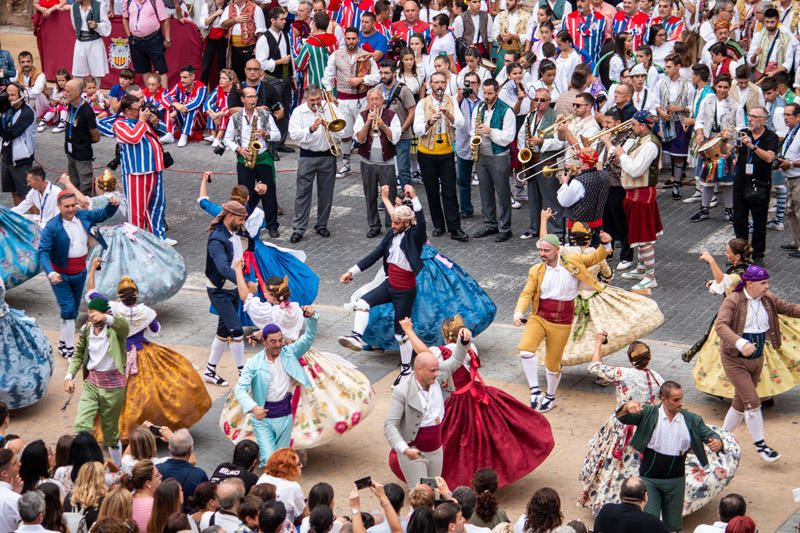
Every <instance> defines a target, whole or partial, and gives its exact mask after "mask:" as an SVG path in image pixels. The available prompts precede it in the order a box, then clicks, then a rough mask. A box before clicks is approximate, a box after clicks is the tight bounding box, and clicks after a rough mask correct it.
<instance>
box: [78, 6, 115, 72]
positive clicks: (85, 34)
mask: <svg viewBox="0 0 800 533" xmlns="http://www.w3.org/2000/svg"><path fill="white" fill-rule="evenodd" d="M70 20H71V21H72V27H73V28H74V29H75V49H74V50H73V52H72V71H71V72H72V75H73V76H75V77H76V78H82V77H84V76H94V77H96V78H102V77H103V76H105V75H106V74H108V59H107V57H106V47H105V45H104V43H103V40H102V39H101V37H108V36H109V35H111V22H109V20H108V13H107V11H106V10H105V9H102V8H101V2H98V1H97V0H81V1H80V2H75V3H74V4H72V7H71V9H70Z"/></svg>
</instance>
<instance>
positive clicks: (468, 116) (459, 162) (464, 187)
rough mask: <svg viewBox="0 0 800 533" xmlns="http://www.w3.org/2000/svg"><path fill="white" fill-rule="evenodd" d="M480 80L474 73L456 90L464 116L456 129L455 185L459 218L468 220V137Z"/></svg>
mask: <svg viewBox="0 0 800 533" xmlns="http://www.w3.org/2000/svg"><path fill="white" fill-rule="evenodd" d="M479 89H480V78H479V77H478V74H477V73H475V72H469V73H467V74H466V75H465V76H464V84H463V86H462V87H459V89H458V105H459V106H460V107H461V114H462V115H464V125H463V126H461V127H460V128H456V184H457V185H458V205H460V206H461V213H460V216H461V218H470V217H471V216H472V215H473V214H474V213H475V208H474V207H472V190H471V184H470V183H471V181H472V171H473V168H472V153H471V151H470V144H469V141H470V137H472V133H473V130H474V129H475V127H474V126H473V124H472V112H473V111H474V110H475V109H476V108H477V107H478V104H480V103H481V99H480V98H479V95H478V91H479Z"/></svg>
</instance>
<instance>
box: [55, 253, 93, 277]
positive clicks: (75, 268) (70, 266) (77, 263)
mask: <svg viewBox="0 0 800 533" xmlns="http://www.w3.org/2000/svg"><path fill="white" fill-rule="evenodd" d="M53 270H55V271H56V272H58V273H59V274H66V275H68V276H74V275H75V274H80V273H81V272H83V271H84V270H86V256H85V255H84V256H81V257H70V258H68V259H67V266H65V267H59V266H58V265H56V264H55V263H54V264H53Z"/></svg>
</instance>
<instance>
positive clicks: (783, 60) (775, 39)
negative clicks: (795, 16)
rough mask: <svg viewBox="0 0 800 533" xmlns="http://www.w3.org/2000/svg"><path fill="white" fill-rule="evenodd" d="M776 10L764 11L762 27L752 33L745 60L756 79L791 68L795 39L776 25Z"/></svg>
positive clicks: (795, 45) (795, 44)
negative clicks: (753, 70)
mask: <svg viewBox="0 0 800 533" xmlns="http://www.w3.org/2000/svg"><path fill="white" fill-rule="evenodd" d="M778 24H779V23H778V10H777V9H775V8H769V9H767V10H766V11H764V29H763V30H762V31H760V32H758V33H756V34H755V35H753V41H752V43H751V44H750V50H749V51H748V53H747V62H748V64H750V65H752V66H753V68H754V69H755V71H756V72H755V74H756V80H758V79H761V78H762V77H763V76H774V75H775V74H777V73H778V72H787V73H788V72H789V71H790V70H791V69H792V62H793V61H794V55H795V49H796V48H797V41H796V40H795V39H792V35H791V34H790V33H788V32H786V31H783V30H782V29H781V28H780V27H778Z"/></svg>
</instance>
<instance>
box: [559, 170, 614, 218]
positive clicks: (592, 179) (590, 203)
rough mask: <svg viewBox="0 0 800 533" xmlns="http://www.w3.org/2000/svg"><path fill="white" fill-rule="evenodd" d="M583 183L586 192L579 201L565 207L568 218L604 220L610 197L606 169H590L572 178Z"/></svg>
mask: <svg viewBox="0 0 800 533" xmlns="http://www.w3.org/2000/svg"><path fill="white" fill-rule="evenodd" d="M572 179H574V180H576V181H578V182H580V183H581V184H582V185H583V188H584V190H585V191H586V193H585V194H584V195H583V198H581V199H580V200H579V201H577V202H575V203H574V204H573V205H571V206H569V207H567V208H566V209H565V215H566V217H567V219H569V220H573V221H578V222H583V223H589V222H594V221H596V220H602V218H603V211H604V210H605V207H606V199H607V198H608V187H604V185H605V183H606V182H607V181H608V177H607V176H606V173H605V172H604V171H597V170H588V171H585V172H583V173H581V174H578V175H577V176H575V177H574V178H572Z"/></svg>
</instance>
